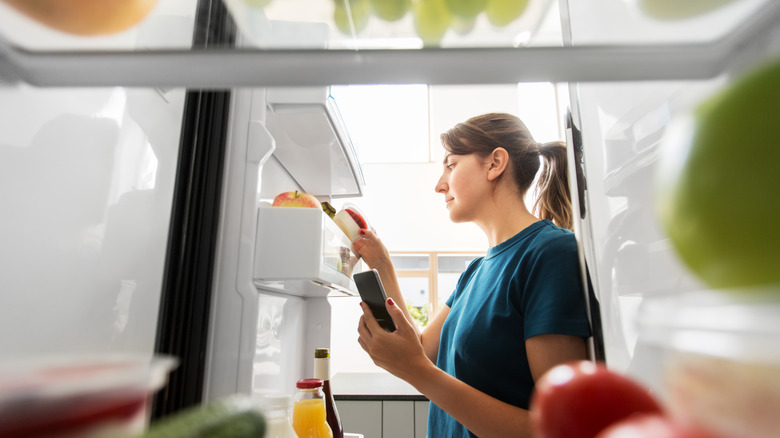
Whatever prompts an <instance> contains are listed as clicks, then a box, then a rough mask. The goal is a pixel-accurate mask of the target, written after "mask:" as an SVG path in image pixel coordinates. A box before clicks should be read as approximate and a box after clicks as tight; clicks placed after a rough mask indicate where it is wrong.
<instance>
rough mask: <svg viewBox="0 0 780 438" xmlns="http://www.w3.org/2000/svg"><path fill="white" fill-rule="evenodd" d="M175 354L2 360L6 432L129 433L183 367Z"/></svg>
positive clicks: (1, 424) (2, 427)
mask: <svg viewBox="0 0 780 438" xmlns="http://www.w3.org/2000/svg"><path fill="white" fill-rule="evenodd" d="M177 362H178V361H177V360H176V359H175V358H172V357H169V356H154V357H148V356H118V355H101V356H89V355H87V356H57V357H39V358H30V359H6V360H2V361H0V436H2V437H15V436H19V437H23V436H24V437H36V438H61V437H68V438H78V437H125V436H127V437H129V436H137V435H138V434H140V433H141V432H143V431H144V430H145V429H146V427H147V425H148V423H149V413H150V412H149V411H150V406H151V405H150V400H151V397H152V395H153V394H154V393H155V392H156V391H157V390H158V389H160V388H162V387H163V386H164V385H165V384H166V382H167V380H168V374H169V372H170V371H171V370H172V369H174V368H175V367H176V365H177Z"/></svg>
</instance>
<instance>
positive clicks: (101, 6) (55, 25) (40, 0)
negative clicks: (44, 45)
mask: <svg viewBox="0 0 780 438" xmlns="http://www.w3.org/2000/svg"><path fill="white" fill-rule="evenodd" d="M1 1H3V2H5V3H6V4H8V5H9V6H12V7H14V8H16V10H18V11H19V12H21V13H23V14H25V15H27V16H28V17H30V18H32V19H34V20H36V21H38V22H39V23H41V24H44V25H46V26H48V27H50V28H52V29H56V30H59V31H61V32H65V33H71V34H74V35H83V36H88V35H106V34H112V33H117V32H121V31H123V30H126V29H128V28H130V27H132V26H134V25H135V24H138V23H139V22H140V21H141V20H143V19H144V18H145V17H146V16H147V15H148V14H149V12H150V11H151V10H152V8H154V6H155V5H156V4H157V0H1Z"/></svg>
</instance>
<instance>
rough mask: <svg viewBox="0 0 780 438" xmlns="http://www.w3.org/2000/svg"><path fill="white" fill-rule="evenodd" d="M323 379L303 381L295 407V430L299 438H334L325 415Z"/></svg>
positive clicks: (301, 381)
mask: <svg viewBox="0 0 780 438" xmlns="http://www.w3.org/2000/svg"><path fill="white" fill-rule="evenodd" d="M322 385H323V381H322V379H301V380H299V381H298V383H297V384H296V385H295V386H296V387H297V388H298V392H297V394H296V395H295V404H294V405H293V429H295V433H296V434H298V438H333V432H332V431H331V430H330V426H328V420H327V416H326V413H325V394H324V393H323V392H322Z"/></svg>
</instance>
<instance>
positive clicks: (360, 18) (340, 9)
mask: <svg viewBox="0 0 780 438" xmlns="http://www.w3.org/2000/svg"><path fill="white" fill-rule="evenodd" d="M350 14H351V20H350ZM370 18H371V3H370V2H369V1H368V0H349V11H347V6H346V4H345V2H344V0H336V1H335V2H334V9H333V22H334V23H335V24H336V28H338V30H340V31H341V32H342V33H344V34H346V35H352V31H353V26H354V32H355V33H360V32H361V31H362V30H363V29H365V28H366V26H367V25H368V20H369V19H370Z"/></svg>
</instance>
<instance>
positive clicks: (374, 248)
mask: <svg viewBox="0 0 780 438" xmlns="http://www.w3.org/2000/svg"><path fill="white" fill-rule="evenodd" d="M360 234H361V236H363V238H362V239H359V240H357V241H356V242H354V243H353V245H354V246H355V249H356V250H357V252H358V254H360V257H362V258H363V260H365V262H366V264H367V265H368V267H369V268H374V269H376V270H377V271H379V273H380V274H381V273H383V271H386V270H388V268H391V267H392V262H391V261H390V253H389V252H388V251H387V248H386V247H385V245H384V244H383V243H382V241H381V240H380V239H379V237H377V235H376V233H374V232H373V231H371V230H361V231H360Z"/></svg>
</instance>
